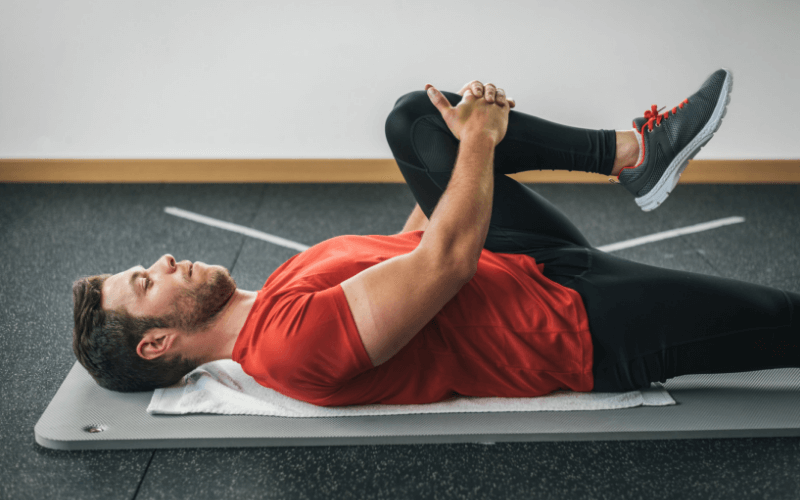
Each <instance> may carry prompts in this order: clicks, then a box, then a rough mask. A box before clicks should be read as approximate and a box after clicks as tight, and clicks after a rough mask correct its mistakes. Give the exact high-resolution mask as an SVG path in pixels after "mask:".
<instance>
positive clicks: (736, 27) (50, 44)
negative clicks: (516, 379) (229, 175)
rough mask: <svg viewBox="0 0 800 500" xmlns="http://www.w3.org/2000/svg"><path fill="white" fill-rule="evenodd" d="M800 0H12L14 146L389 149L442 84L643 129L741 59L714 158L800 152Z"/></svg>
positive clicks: (28, 149)
mask: <svg viewBox="0 0 800 500" xmlns="http://www.w3.org/2000/svg"><path fill="white" fill-rule="evenodd" d="M798 21H800V1H797V0H787V1H763V0H752V1H730V0H713V1H706V0H699V1H687V0H670V1H661V2H641V1H622V0H617V1H613V2H611V1H578V2H568V1H552V0H551V1H539V0H537V1H508V0H507V1H503V0H499V1H491V2H490V1H447V2H436V1H433V0H408V1H406V0H394V1H376V0H360V1H342V0H340V1H329V0H314V1H309V0H298V1H296V2H295V1H288V0H286V1H269V0H262V1H222V0H220V1H212V0H187V1H164V0H135V1H134V0H130V1H124V2H123V1H112V0H97V1H91V0H69V1H44V0H0V158H390V157H391V152H390V150H389V147H388V146H387V144H386V141H385V138H384V132H383V124H384V120H385V117H386V115H387V113H388V112H389V110H390V109H391V107H392V105H393V104H394V101H395V100H396V99H397V97H399V96H400V95H402V94H404V93H406V92H408V91H411V90H416V89H422V88H423V86H424V85H425V83H426V82H430V83H433V84H434V85H436V86H437V87H438V88H440V89H443V90H451V91H457V90H458V89H459V88H460V87H461V86H462V84H464V83H465V82H467V81H469V80H472V79H479V80H482V81H484V82H487V81H492V82H496V83H497V84H499V86H501V87H503V88H505V89H506V90H507V92H508V94H509V95H510V96H512V97H514V98H515V99H516V101H517V110H519V111H522V112H526V113H531V114H535V115H538V116H541V117H543V118H546V119H548V120H552V121H557V122H560V123H564V124H568V125H573V126H578V127H587V128H606V129H629V128H630V123H631V121H632V119H633V118H634V117H636V116H639V115H642V114H643V113H644V111H645V110H646V109H649V107H650V105H651V104H657V105H658V106H659V107H661V106H667V107H668V108H672V107H673V106H675V105H676V104H678V103H679V102H680V101H681V100H682V99H684V98H685V97H688V96H689V95H690V94H692V93H693V92H694V91H695V90H696V88H697V87H698V86H699V84H700V83H701V82H702V81H703V80H704V79H705V78H706V77H707V76H708V75H709V74H710V73H711V72H712V71H714V70H715V69H717V68H719V67H727V68H730V69H731V70H733V72H734V90H733V94H732V101H731V105H730V108H729V110H728V115H727V116H726V118H725V122H724V123H723V126H722V128H721V129H720V130H719V132H718V133H717V135H716V137H715V138H714V140H713V141H711V142H710V143H709V144H708V145H707V146H706V147H705V148H704V149H703V151H702V152H701V153H700V154H699V155H698V156H697V158H698V159H704V158H705V159H745V158H751V159H782V158H791V159H797V158H800V140H798V131H800V126H799V125H798V123H800V119H798V111H800V95H799V94H798V88H799V87H800V85H798V80H800V55H798V54H800V37H798V35H797V25H798Z"/></svg>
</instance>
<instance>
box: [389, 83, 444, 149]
mask: <svg viewBox="0 0 800 500" xmlns="http://www.w3.org/2000/svg"><path fill="white" fill-rule="evenodd" d="M423 99H424V100H423ZM425 101H427V103H428V104H430V107H432V108H433V110H434V111H436V107H435V106H433V103H431V102H430V99H429V98H428V95H427V94H426V93H425V92H424V91H422V90H415V91H413V92H409V93H408V94H405V95H403V96H401V97H400V98H399V99H397V101H396V102H395V103H394V108H392V111H391V112H389V116H387V117H386V127H385V129H386V140H387V141H389V144H392V142H393V141H395V140H398V139H400V138H401V137H405V136H407V135H408V133H409V131H410V130H411V126H412V125H413V124H414V122H415V121H416V120H417V119H418V118H419V117H420V116H424V115H425V114H427V113H430V111H431V110H430V109H427V107H426V106H425Z"/></svg>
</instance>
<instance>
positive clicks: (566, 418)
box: [34, 362, 800, 450]
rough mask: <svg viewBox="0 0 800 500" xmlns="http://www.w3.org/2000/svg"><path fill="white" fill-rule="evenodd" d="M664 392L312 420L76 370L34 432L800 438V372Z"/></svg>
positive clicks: (715, 380) (133, 438) (128, 441)
mask: <svg viewBox="0 0 800 500" xmlns="http://www.w3.org/2000/svg"><path fill="white" fill-rule="evenodd" d="M664 386H665V388H666V389H667V390H668V391H669V393H670V395H671V396H672V397H673V398H674V399H675V401H676V402H677V403H678V404H677V405H675V406H663V407H644V406H642V407H636V408H628V409H621V410H595V411H574V412H549V411H543V412H508V413H460V414H453V413H450V414H421V415H390V416H364V417H339V418H308V419H300V418H285V417H264V416H247V415H235V416H230V415H208V414H201V415H150V414H148V413H147V411H146V410H147V406H148V405H149V403H150V399H151V397H152V395H153V393H152V392H141V393H130V394H122V393H116V392H112V391H108V390H106V389H103V388H101V387H99V386H98V385H97V384H96V383H95V382H94V380H92V378H91V377H90V376H89V374H88V373H87V372H86V370H85V369H84V368H83V367H82V366H81V365H80V364H79V363H77V362H76V363H75V365H74V366H73V367H72V370H70V372H69V374H68V375H67V378H66V379H65V380H64V383H63V384H61V387H60V388H59V390H58V392H57V393H56V395H55V396H54V397H53V400H52V401H51V402H50V404H49V405H48V407H47V409H46V410H45V412H44V413H43V414H42V416H41V418H40V419H39V421H38V422H37V423H36V427H35V428H34V432H35V436H36V442H37V443H39V444H40V445H42V446H44V447H47V448H52V449H58V450H100V449H148V448H217V447H226V448H228V447H261V446H320V445H359V444H420V443H464V442H498V441H594V440H637V439H692V438H726V437H781V436H800V368H784V369H776V370H764V371H759V372H748V373H735V374H725V375H687V376H683V377H677V378H675V379H672V380H670V381H668V382H666V383H665V384H664ZM98 430H99V431H100V432H97V431H98Z"/></svg>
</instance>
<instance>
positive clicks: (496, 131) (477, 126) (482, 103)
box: [425, 80, 516, 145]
mask: <svg viewBox="0 0 800 500" xmlns="http://www.w3.org/2000/svg"><path fill="white" fill-rule="evenodd" d="M425 90H426V91H428V97H430V99H431V102H433V105H434V106H436V109H438V110H439V112H440V113H441V114H442V118H443V119H444V122H445V123H446V124H447V127H448V128H449V129H450V131H451V132H452V133H453V135H454V136H456V139H458V140H459V141H460V140H462V139H463V138H465V137H468V136H472V135H476V134H483V135H484V136H486V137H489V138H490V139H491V140H493V141H494V144H495V145H497V144H499V143H500V141H502V140H503V137H505V135H506V131H507V130H508V114H509V111H510V110H511V108H513V107H514V106H515V105H516V103H515V102H514V99H510V98H506V93H505V91H504V90H503V89H498V88H497V87H496V86H495V85H494V84H493V83H487V84H486V85H484V84H482V83H481V82H479V81H477V80H473V81H471V82H469V83H467V84H466V85H464V87H462V88H461V90H459V91H458V95H460V96H462V99H461V102H459V103H458V104H457V105H456V106H455V107H453V106H451V105H450V102H449V101H448V100H447V98H446V97H445V96H444V95H442V93H441V92H439V91H438V90H436V88H435V87H434V86H433V85H431V84H430V83H429V84H427V85H425Z"/></svg>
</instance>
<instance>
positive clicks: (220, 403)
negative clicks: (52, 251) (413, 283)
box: [147, 359, 676, 417]
mask: <svg viewBox="0 0 800 500" xmlns="http://www.w3.org/2000/svg"><path fill="white" fill-rule="evenodd" d="M674 404H676V403H675V400H674V399H672V397H671V396H670V395H669V393H668V392H667V390H666V389H664V387H663V386H662V385H661V384H658V383H655V384H653V386H652V387H651V388H650V389H647V390H643V391H632V392H625V393H599V392H571V391H557V392H554V393H551V394H548V395H546V396H541V397H537V398H475V397H465V396H458V397H455V398H452V399H449V400H447V401H441V402H438V403H430V404H413V405H381V404H372V405H363V406H338V407H325V406H316V405H312V404H310V403H306V402H303V401H298V400H296V399H292V398H289V397H286V396H284V395H283V394H280V393H279V392H276V391H274V390H272V389H268V388H266V387H264V386H262V385H260V384H259V383H258V382H256V380H255V379H254V378H253V377H251V376H250V375H247V374H246V373H245V372H244V370H242V366H241V365H240V364H239V363H236V362H235V361H233V360H230V359H223V360H218V361H212V362H210V363H206V364H204V365H201V366H199V367H197V368H196V369H195V370H194V371H192V372H191V373H189V374H187V375H186V376H185V377H184V378H183V379H182V380H181V382H179V383H177V384H175V385H174V386H172V387H168V388H166V389H156V391H155V393H154V394H153V398H152V399H151V400H150V405H149V406H148V407H147V412H148V413H151V414H153V413H158V414H167V415H182V414H186V413H218V414H223V415H268V416H276V417H354V416H365V415H400V414H408V413H464V412H506V411H571V410H612V409H617V408H632V407H635V406H668V405H674Z"/></svg>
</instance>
